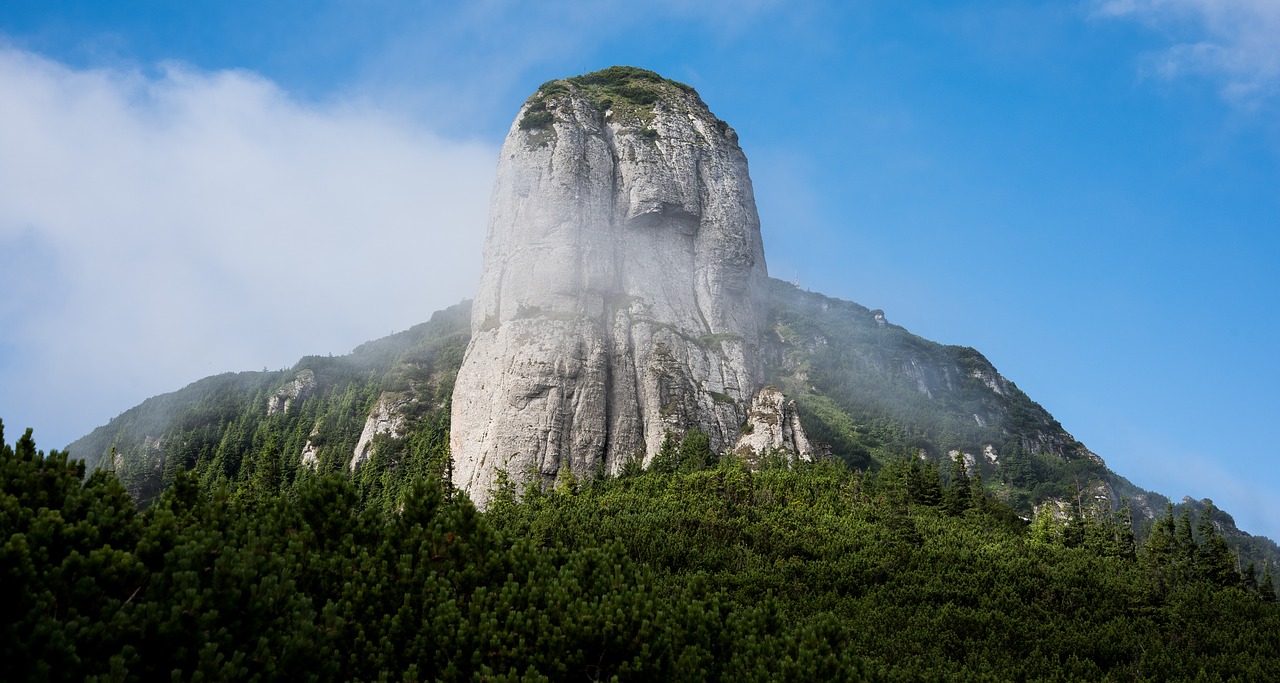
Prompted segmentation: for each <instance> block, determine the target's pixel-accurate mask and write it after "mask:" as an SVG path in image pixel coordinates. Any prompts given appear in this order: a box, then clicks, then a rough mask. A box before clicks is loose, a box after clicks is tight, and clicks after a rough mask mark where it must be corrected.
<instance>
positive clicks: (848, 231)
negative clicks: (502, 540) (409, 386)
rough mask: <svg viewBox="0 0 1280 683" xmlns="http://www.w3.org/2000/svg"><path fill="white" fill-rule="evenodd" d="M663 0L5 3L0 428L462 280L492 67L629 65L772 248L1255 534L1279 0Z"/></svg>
mask: <svg viewBox="0 0 1280 683" xmlns="http://www.w3.org/2000/svg"><path fill="white" fill-rule="evenodd" d="M687 4H690V3H683V2H613V1H608V0H604V1H598V2H589V3H588V2H582V3H578V2H564V1H556V0H547V1H544V2H539V3H518V2H504V1H498V0H494V1H489V2H468V3H417V2H399V1H393V0H385V1H366V2H332V1H331V2H291V1H286V0H280V1H274V2H259V3H234V2H187V3H170V2H118V3H101V2H58V1H39V2H37V1H26V0H10V1H9V2H6V3H5V4H4V5H3V8H2V9H0V92H3V93H5V95H4V97H3V98H0V249H3V253H4V263H5V266H4V268H3V277H0V282H2V284H0V373H3V374H2V376H3V377H4V381H3V382H0V417H2V418H3V419H4V420H5V422H6V425H7V427H8V429H9V438H13V436H14V435H15V432H17V431H19V430H20V429H22V428H25V427H27V426H30V427H34V428H35V430H36V437H37V443H39V444H41V445H42V446H44V447H46V448H48V447H57V446H61V445H63V444H65V443H67V442H69V441H71V440H73V439H74V438H76V437H78V436H80V435H81V434H83V433H85V432H87V431H89V430H91V429H92V428H94V427H95V426H97V425H100V424H103V423H105V422H106V421H107V420H109V419H110V418H111V417H113V416H115V415H116V414H118V413H120V412H121V411H123V410H125V409H127V408H128V407H130V406H132V405H135V404H136V403H138V402H140V401H141V400H142V399H144V398H146V397H148V396H151V395H154V394H157V393H162V392H165V391H169V390H173V389H176V388H179V387H181V386H183V385H185V384H187V383H189V382H191V381H194V380H196V379H198V378H200V377H203V376H206V375H209V374H213V373H216V372H225V371H232V370H251V369H260V368H263V367H268V368H281V367H288V366H290V365H292V363H293V362H294V361H295V360H297V358H298V357H300V356H302V355H304V354H311V353H321V354H323V353H335V354H339V353H345V352H347V351H349V350H350V349H351V348H352V347H354V346H355V345H357V344H358V343H360V342H362V341H365V340H368V339H371V338H375V337H378V336H381V335H384V334H387V333H389V332H391V331H394V330H399V329H404V328H406V327H409V326H410V325H413V324H415V323H417V322H421V321H422V320H425V319H426V318H427V317H428V316H429V315H430V313H431V311H433V310H436V309H439V308H442V307H444V306H446V305H449V304H451V303H454V302H456V301H457V300H459V299H462V298H464V297H467V296H470V295H471V293H472V291H473V289H474V287H475V285H476V283H477V281H478V277H479V266H480V245H481V240H482V238H483V230H484V221H485V214H486V212H487V203H488V192H489V184H490V182H491V180H492V172H493V168H494V164H495V161H496V155H497V149H498V146H499V145H500V144H501V141H502V138H503V136H504V134H505V132H506V130H507V127H508V126H509V125H510V122H511V119H512V118H513V117H514V115H515V113H516V110H517V109H518V107H519V105H520V103H521V102H522V101H523V99H524V98H525V97H526V96H528V94H530V93H531V92H532V91H533V90H534V89H535V88H536V87H537V85H538V84H539V83H541V82H543V81H545V80H548V79H551V78H557V77H562V76H568V75H573V74H578V73H582V72H584V71H589V70H595V69H598V68H603V67H606V66H609V65H612V64H633V65H637V66H643V67H646V68H650V69H653V70H656V71H658V72H660V73H662V74H664V75H666V76H668V77H671V78H675V79H677V80H681V81H684V82H687V83H689V84H691V85H693V86H695V87H696V88H697V89H698V90H699V92H700V93H701V94H702V96H703V99H705V100H706V101H707V103H708V104H709V105H710V106H711V108H712V110H713V111H715V112H716V114H717V115H719V116H720V117H721V118H723V119H725V120H727V121H729V123H730V124H731V125H733V126H734V127H735V128H736V129H737V131H738V133H739V135H740V139H741V143H742V146H743V148H744V150H745V151H746V153H747V156H748V158H749V159H750V163H751V170H752V177H753V179H754V182H755V188H756V198H757V202H758V204H759V209H760V214H761V219H762V224H763V231H764V237H765V248H766V254H767V258H768V262H769V269H770V272H771V273H772V274H773V275H774V276H776V277H781V278H784V279H787V280H791V279H798V280H799V281H800V284H801V286H802V287H805V288H808V289H812V290H815V291H821V292H823V293H826V294H828V295H832V296H838V297H841V298H846V299H850V300H853V301H857V302H859V303H862V304H864V305H867V306H870V307H873V308H883V309H884V310H885V311H886V314H887V316H888V318H889V319H890V320H891V321H893V322H895V323H898V324H901V325H904V326H906V327H907V328H908V329H910V330H912V331H913V332H916V333H917V334H920V335H922V336H925V337H928V338H930V339H934V340H937V341H940V342H944V343H950V344H961V345H967V346H973V347H975V348H977V349H979V350H980V351H982V352H983V353H984V354H986V355H987V357H988V358H990V359H991V361H992V362H993V363H994V364H995V365H996V367H997V368H998V369H1000V371H1001V372H1002V373H1003V374H1004V375H1005V376H1007V377H1008V378H1010V379H1012V380H1013V381H1015V382H1016V383H1017V384H1018V385H1019V386H1020V387H1021V388H1023V389H1024V390H1025V391H1027V392H1028V393H1029V394H1030V395H1031V396H1032V398H1034V399H1036V400H1037V401H1039V402H1040V403H1041V404H1043V405H1044V406H1045V407H1046V408H1048V409H1049V410H1050V411H1051V412H1052V413H1053V414H1054V415H1055V416H1056V417H1058V419H1059V420H1060V421H1061V422H1062V423H1063V425H1064V426H1065V427H1066V428H1067V429H1068V431H1070V432H1072V434H1074V435H1075V436H1076V437H1077V438H1079V439H1081V440H1082V441H1083V442H1084V443H1085V444H1087V445H1088V446H1089V447H1090V448H1091V449H1093V450H1094V451H1096V452H1098V453H1099V454H1100V455H1102V456H1103V457H1104V458H1105V459H1106V460H1107V462H1108V464H1109V465H1110V466H1111V467H1112V469H1114V470H1116V471H1117V472H1119V473H1121V474H1123V475H1125V476H1127V477H1129V478H1130V479H1132V480H1133V481H1134V482H1135V483H1137V484H1139V485H1141V486H1144V487H1147V488H1151V489H1154V490H1157V491H1160V492H1162V493H1164V494H1166V495H1170V496H1173V497H1175V498H1180V497H1181V496H1183V495H1191V496H1193V497H1196V498H1206V497H1207V498H1212V499H1213V500H1214V501H1215V502H1216V503H1217V504H1218V505H1219V506H1221V507H1223V508H1225V509H1227V510H1228V511H1229V512H1231V513H1233V514H1234V515H1235V516H1236V518H1237V521H1238V522H1239V524H1240V525H1241V526H1242V527H1243V528H1244V529H1246V530H1248V531H1251V532H1254V533H1263V534H1267V535H1270V536H1272V537H1273V538H1275V537H1280V486H1278V484H1280V458H1277V457H1276V455H1277V453H1276V446H1275V442H1273V441H1272V440H1271V437H1272V428H1273V426H1274V425H1276V424H1278V423H1280V420H1277V417H1280V416H1278V415H1277V413H1278V412H1280V411H1278V408H1280V401H1277V399H1276V396H1275V393H1274V388H1273V385H1274V384H1275V383H1276V380H1277V379H1280V354H1278V353H1276V352H1275V351H1274V349H1275V347H1276V342H1275V339H1276V338H1277V335H1278V333H1280V308H1278V307H1277V306H1276V305H1275V303H1274V302H1275V299H1276V294H1277V292H1278V291H1280V275H1278V274H1277V269H1276V268H1275V264H1276V263H1277V262H1278V261H1280V258H1278V257H1280V123H1278V122H1280V116H1277V114H1278V113H1280V42H1278V41H1276V40H1275V39H1274V36H1276V35H1280V4H1277V3H1275V2H1274V1H1273V0H1113V1H1101V0H1100V1H1082V2H1056V3H1023V2H1017V3H1015V2H972V3H965V4H963V5H961V4H959V3H954V4H953V3H938V4H936V6H933V7H927V8H923V9H921V8H914V7H913V8H908V7H904V5H906V4H908V3H897V2H887V1H885V2H848V3H846V2H830V3H797V2H791V3H784V2H772V1H769V0H757V1H755V2H715V1H712V2H703V3H698V6H697V7H696V8H693V7H686V5H687Z"/></svg>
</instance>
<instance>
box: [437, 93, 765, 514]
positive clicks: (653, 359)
mask: <svg viewBox="0 0 1280 683" xmlns="http://www.w3.org/2000/svg"><path fill="white" fill-rule="evenodd" d="M522 124H523V125H522ZM765 278H766V270H765V261H764V251H763V247H762V244H761V239H760V223H759V218H758V217H757V215H756V207H755V198H754V196H753V193H752V188H751V179H750V178H749V176H748V174H747V160H746V157H745V156H744V155H743V153H742V150H741V149H740V148H739V147H738V143H737V134H736V133H735V132H734V131H733V130H732V129H731V128H729V127H728V125H726V124H725V123H724V122H723V121H720V120H719V119H717V118H716V117H715V116H714V115H713V114H712V113H711V112H710V111H709V110H708V109H707V107H706V105H705V104H704V103H703V102H702V100H701V99H700V98H699V97H698V95H697V94H696V93H694V92H693V91H692V90H691V89H689V88H688V87H687V86H682V85H680V84H676V83H673V82H671V81H666V80H663V79H661V78H658V77H657V76H656V75H654V74H650V73H649V72H640V71H638V70H632V71H625V70H617V69H614V70H607V71H605V72H597V73H596V74H589V75H587V76H584V77H578V78H577V79H570V80H568V81H552V82H550V83H548V84H546V85H544V86H543V87H542V88H541V89H540V90H539V92H538V93H536V94H535V95H534V96H533V97H531V98H530V100H529V101H528V102H526V104H525V106H524V107H523V108H522V109H521V112H520V115H519V116H517V118H516V121H515V122H514V123H513V124H512V126H511V130H510V132H509V133H508V135H507V139H506V142H505V143H504V144H503V147H502V156H501V159H500V160H499V162H498V169H497V178H496V180H495V182H494V189H493V197H492V205H491V209H490V216H489V228H488V235H487V240H486V244H485V254H484V274H483V276H482V279H481V283H480V288H479V292H478V294H477V295H476V298H475V302H474V308H473V310H472V323H471V327H472V339H471V342H470V346H469V347H468V349H467V354H466V357H465V359H464V361H463V364H462V369H461V371H460V372H459V373H458V379H457V383H456V385H455V389H454V394H453V407H452V434H451V438H450V445H451V449H452V454H453V458H454V463H455V464H454V468H455V469H454V481H455V483H456V484H457V485H458V486H459V487H460V488H463V489H465V490H467V491H468V492H469V493H470V495H471V497H472V499H473V500H475V501H477V502H479V503H481V504H483V502H484V501H485V499H486V498H487V494H488V492H489V490H490V488H491V487H492V484H493V480H494V477H495V475H496V472H497V470H498V469H500V468H501V469H504V470H506V471H507V472H509V473H510V474H511V476H512V477H513V478H514V479H516V480H527V479H529V478H531V477H541V478H542V479H543V480H544V481H550V480H552V479H554V477H555V476H556V475H557V473H558V472H559V471H560V470H561V469H562V468H568V469H570V470H571V471H572V472H574V473H575V474H577V475H579V476H591V475H592V474H594V473H597V472H600V471H616V470H617V469H618V468H619V467H621V465H622V463H623V462H624V461H625V460H626V458H629V457H631V456H632V455H633V454H635V453H644V454H645V457H646V460H647V459H648V458H649V457H652V455H653V454H654V453H655V452H656V451H657V449H658V447H659V446H660V445H661V443H662V438H663V434H664V432H665V431H666V430H672V431H674V432H677V433H682V432H684V431H685V430H686V429H689V428H693V427H697V428H699V429H701V430H703V431H705V432H706V433H707V434H708V435H709V436H710V438H711V443H712V446H713V447H714V448H716V449H717V450H723V449H727V448H731V447H733V446H734V445H735V443H736V441H737V438H738V434H739V430H740V428H741V426H742V424H743V421H744V419H745V417H746V412H747V407H748V405H749V401H750V398H751V396H752V394H753V393H754V392H755V391H756V389H758V388H759V386H760V385H761V384H762V375H763V369H762V364H761V359H760V354H759V335H760V328H761V325H762V320H763V296H764V291H763V288H764V280H765Z"/></svg>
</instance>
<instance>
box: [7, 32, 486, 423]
mask: <svg viewBox="0 0 1280 683" xmlns="http://www.w3.org/2000/svg"><path fill="white" fill-rule="evenodd" d="M0 92H4V93H6V96H5V97H4V98H3V100H2V101H0V159H3V160H4V163H2V164H0V249H3V254H4V262H5V263H6V267H5V277H4V278H3V282H4V284H3V286H2V287H3V289H2V290H0V372H3V377H4V380H3V382H0V417H2V418H3V419H4V420H5V422H6V425H7V427H8V428H9V432H10V433H15V432H20V431H21V429H23V428H25V427H28V426H30V427H33V428H35V432H36V438H37V441H38V443H41V444H42V445H45V446H46V447H60V446H61V445H62V444H66V443H69V442H70V441H72V440H73V439H75V438H77V437H79V436H81V435H83V434H85V433H87V432H88V431H90V430H91V429H93V428H94V427H95V426H97V425H100V424H104V423H105V422H107V421H108V420H109V419H110V418H112V417H113V416H115V415H117V414H118V413H120V412H121V411H123V410H125V409H127V408H129V407H130V406H132V405H135V404H137V403H138V402H140V401H141V400H143V399H145V398H147V397H149V396H152V395H155V394H158V393H162V392H166V391H172V390H175V389H178V388H180V387H182V386H184V385H185V384H187V383H189V382H191V381H194V380H196V379H199V378H201V377H204V376H207V375H211V374H216V373H220V372H226V371H235V370H255V369H261V368H264V367H266V368H270V369H277V368H284V367H288V366H290V365H292V364H293V363H294V362H295V361H296V360H297V359H298V358H299V357H301V356H302V355H306V354H326V353H332V354H340V353H346V352H348V351H349V350H350V349H351V348H353V347H354V346H356V345H357V344H359V343H361V342H363V341H366V340H369V339H372V338H376V337H380V336H383V335H385V334H388V333H390V332H393V331H396V330H401V329H405V328H407V327H409V326H412V325H414V324H416V323H419V322H422V321H424V320H426V319H427V318H428V317H429V316H430V314H431V312H432V311H435V310H437V309H440V308H443V307H445V306H448V305H450V304H452V303H456V302H457V301H459V300H461V299H463V298H466V297H469V296H471V295H472V293H473V292H474V289H475V285H476V282H477V281H478V279H479V273H480V254H481V240H482V238H483V234H484V230H483V225H484V221H485V216H486V214H487V210H488V195H489V186H490V182H491V180H492V174H493V164H494V160H495V158H496V153H497V149H496V147H495V146H492V145H487V144H480V143H476V142H471V141H465V140H464V141H459V140H448V139H443V138H441V137H439V136H436V135H434V134H432V132H431V131H429V130H425V129H424V128H423V127H422V126H420V125H417V124H416V123H415V122H414V121H412V120H410V119H408V118H407V117H401V116H398V115H397V114H395V113H394V112H388V111H385V110H378V109H375V108H373V107H370V106H367V105H365V104H362V103H361V102H359V101H356V100H340V99H339V100H332V101H325V102H305V101H298V100H296V99H293V98H291V97H290V96H288V95H287V94H285V93H284V92H283V91H282V90H281V89H280V88H279V87H277V86H276V85H275V84H274V83H272V82H271V81H269V80H266V79H264V78H262V77H261V76H258V75H256V74H253V73H250V72H244V71H214V72H207V71H200V70H197V69H194V68H192V67H189V66H184V65H182V64H166V65H162V66H161V67H159V68H158V69H157V70H156V71H155V72H154V73H150V72H142V71H139V70H129V69H93V70H78V69H72V68H68V67H66V66H64V65H62V64H59V63H57V62H53V61H50V60H47V59H44V58H42V57H39V56H36V55H33V54H30V53H26V52H22V51H19V50H14V49H3V50H0ZM17 359H22V360H21V361H18V360H17Z"/></svg>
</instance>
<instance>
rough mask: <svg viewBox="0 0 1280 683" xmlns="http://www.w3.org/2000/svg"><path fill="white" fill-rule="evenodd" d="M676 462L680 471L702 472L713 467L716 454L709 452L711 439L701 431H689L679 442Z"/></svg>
mask: <svg viewBox="0 0 1280 683" xmlns="http://www.w3.org/2000/svg"><path fill="white" fill-rule="evenodd" d="M664 445H665V441H664ZM677 460H678V462H679V469H681V470H703V469H706V468H708V467H715V464H716V454H715V451H713V450H711V438H710V437H708V436H707V434H706V432H704V431H702V430H701V429H690V430H689V431H688V432H686V433H685V435H684V439H682V440H681V441H680V451H679V455H678V456H677Z"/></svg>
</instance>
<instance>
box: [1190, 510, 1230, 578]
mask: <svg viewBox="0 0 1280 683" xmlns="http://www.w3.org/2000/svg"><path fill="white" fill-rule="evenodd" d="M1205 503H1206V507H1205V511H1204V515H1203V516H1202V517H1201V518H1200V523H1199V524H1198V525H1197V526H1196V530H1197V531H1198V532H1199V534H1198V535H1199V536H1200V543H1199V546H1198V547H1197V549H1196V560H1195V561H1196V574H1197V576H1199V578H1201V579H1203V580H1205V581H1208V582H1209V583H1212V584H1214V585H1217V586H1235V585H1239V583H1240V574H1239V572H1237V571H1236V568H1235V557H1234V556H1233V555H1232V553H1231V547H1230V546H1228V545H1227V541H1226V540H1225V539H1223V538H1222V535H1221V534H1219V533H1218V528H1217V527H1216V526H1215V525H1214V523H1213V513H1214V512H1216V509H1215V508H1214V506H1213V501H1211V500H1206V501H1205Z"/></svg>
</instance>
